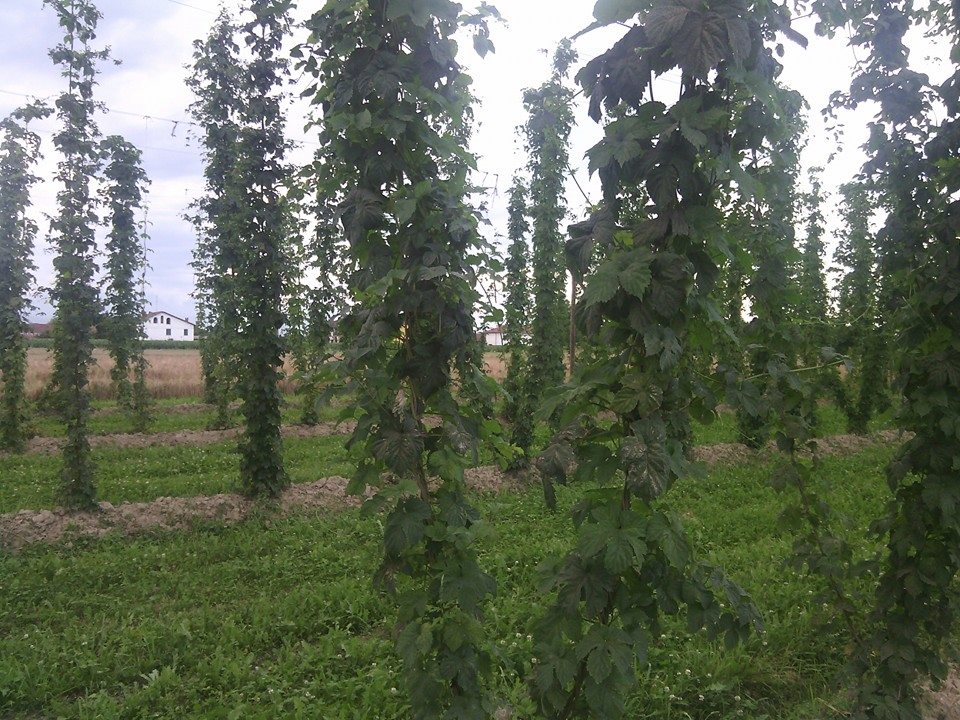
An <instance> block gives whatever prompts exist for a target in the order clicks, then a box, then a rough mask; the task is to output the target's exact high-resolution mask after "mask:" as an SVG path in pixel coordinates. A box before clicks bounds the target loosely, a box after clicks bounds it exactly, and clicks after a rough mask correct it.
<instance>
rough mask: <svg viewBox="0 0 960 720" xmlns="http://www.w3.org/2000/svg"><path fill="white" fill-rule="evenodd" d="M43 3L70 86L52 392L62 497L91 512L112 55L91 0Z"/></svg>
mask: <svg viewBox="0 0 960 720" xmlns="http://www.w3.org/2000/svg"><path fill="white" fill-rule="evenodd" d="M44 4H45V5H50V6H51V7H52V8H53V9H54V11H55V12H56V13H57V19H58V21H59V23H60V27H61V28H62V29H63V32H64V35H63V40H62V42H61V43H60V44H58V45H57V46H56V47H55V48H53V50H51V51H50V58H51V59H52V60H53V62H54V64H56V65H59V66H60V67H61V68H62V74H63V76H64V78H65V79H66V81H67V90H66V91H65V92H64V93H62V94H61V95H60V96H59V98H58V99H57V101H56V108H57V118H58V120H59V121H60V124H61V127H60V130H59V131H58V132H57V133H56V135H54V138H53V143H54V145H55V147H56V149H57V151H58V152H59V153H60V155H61V160H60V163H59V165H58V168H57V178H56V179H57V182H58V183H59V184H60V186H61V189H60V190H59V192H58V193H57V206H58V210H57V214H56V215H55V216H54V218H53V220H52V221H51V224H50V240H51V244H52V245H53V246H54V248H55V252H56V257H55V259H54V269H55V270H56V278H55V281H54V286H53V288H52V290H51V292H50V299H51V301H52V302H53V304H54V305H55V307H56V318H55V322H54V335H53V340H54V346H53V352H54V358H55V361H54V362H55V366H54V373H53V377H52V385H53V387H54V389H55V392H56V394H57V400H58V402H57V405H58V407H59V409H60V411H61V412H62V415H63V418H64V421H65V424H66V426H67V443H66V445H64V449H63V472H62V476H63V481H62V482H63V487H62V497H63V503H64V505H67V506H69V507H75V508H91V507H93V506H94V505H95V503H96V488H95V486H94V477H93V474H94V470H93V463H92V461H91V458H90V444H89V441H88V439H87V423H88V421H89V415H90V397H89V394H88V393H87V373H88V368H89V365H90V363H91V360H92V349H93V346H92V344H91V340H92V329H93V327H94V326H95V325H96V324H97V320H98V319H99V317H100V303H99V293H98V291H97V286H96V285H95V278H94V275H95V273H96V271H97V264H96V258H95V256H96V250H97V245H96V227H95V222H94V206H95V200H94V198H93V196H92V194H91V187H90V185H91V181H92V179H93V177H94V176H95V175H96V173H97V172H98V170H99V168H100V149H99V131H98V130H97V126H96V124H95V122H94V114H95V113H96V111H97V103H96V101H95V100H94V99H93V89H94V86H95V85H96V77H97V64H98V63H99V62H101V61H103V60H106V59H107V58H108V57H109V53H108V51H107V50H95V49H93V48H91V43H92V42H93V41H94V40H95V39H96V30H97V23H98V22H99V20H100V18H101V15H100V12H99V10H97V8H96V6H94V4H93V3H92V2H91V1H90V0H44Z"/></svg>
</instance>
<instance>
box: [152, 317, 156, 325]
mask: <svg viewBox="0 0 960 720" xmlns="http://www.w3.org/2000/svg"><path fill="white" fill-rule="evenodd" d="M153 324H154V325H156V324H157V318H156V317H154V318H153Z"/></svg>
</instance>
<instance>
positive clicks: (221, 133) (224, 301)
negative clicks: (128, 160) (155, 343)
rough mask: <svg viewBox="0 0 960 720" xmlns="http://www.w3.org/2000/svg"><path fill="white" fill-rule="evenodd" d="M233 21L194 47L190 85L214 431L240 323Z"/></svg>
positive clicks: (223, 19) (201, 304)
mask: <svg viewBox="0 0 960 720" xmlns="http://www.w3.org/2000/svg"><path fill="white" fill-rule="evenodd" d="M236 34H237V28H236V25H235V22H234V20H233V18H232V17H231V16H230V14H229V13H227V12H226V11H221V13H220V14H219V15H218V16H217V19H216V21H215V22H214V24H213V26H212V27H211V29H210V33H209V34H208V36H207V37H206V38H205V39H204V40H197V41H196V42H194V54H193V65H192V68H191V69H192V74H191V75H190V76H189V77H188V78H187V86H188V87H189V88H190V89H191V90H192V92H193V94H194V97H195V98H196V99H195V101H194V102H193V104H192V105H191V106H190V113H191V115H192V116H193V118H194V120H195V122H196V123H197V124H198V125H199V126H200V127H201V133H202V135H201V143H202V144H203V148H204V170H203V175H204V194H203V196H202V197H200V198H199V199H197V200H196V201H195V202H194V203H193V205H192V213H191V214H190V215H188V219H189V220H190V221H191V222H192V223H193V225H194V227H195V229H196V233H197V241H196V245H195V247H194V251H193V261H192V263H191V265H192V267H193V271H194V278H195V281H194V301H195V303H196V309H197V328H198V335H202V337H201V339H200V360H201V367H202V369H203V379H204V396H205V397H204V399H205V400H206V401H207V402H208V403H211V404H213V405H214V406H215V407H216V409H217V415H216V419H215V420H214V423H213V426H214V427H219V428H223V427H227V426H228V425H229V423H230V402H231V400H232V399H233V398H234V397H235V396H236V377H237V370H236V363H235V358H236V355H235V351H234V349H233V344H234V342H235V338H236V328H237V327H238V324H239V321H238V319H237V316H238V311H237V309H236V301H235V298H234V293H233V289H232V286H231V284H230V282H229V275H230V272H231V263H232V258H231V257H230V253H229V251H228V250H226V248H228V247H231V246H232V245H233V243H234V242H235V240H234V237H235V233H236V229H235V227H234V225H233V224H232V219H231V218H232V217H233V215H234V212H235V208H236V203H237V201H236V198H235V197H234V196H233V195H231V194H230V192H228V189H229V187H230V185H229V183H230V181H231V173H232V172H233V168H234V166H235V165H236V162H237V152H238V149H237V146H238V142H239V134H240V129H239V119H238V115H237V114H238V112H239V107H240V104H241V95H240V93H241V90H240V83H241V82H242V81H241V78H242V69H243V66H242V64H241V62H240V58H239V52H240V50H239V47H238V46H237V42H236V39H235V38H236Z"/></svg>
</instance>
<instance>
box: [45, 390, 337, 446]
mask: <svg viewBox="0 0 960 720" xmlns="http://www.w3.org/2000/svg"><path fill="white" fill-rule="evenodd" d="M189 404H195V405H196V407H194V408H191V409H190V410H189V411H183V410H181V409H179V408H178V411H177V412H166V411H165V410H166V409H167V408H170V407H173V406H180V405H189ZM95 407H96V409H97V412H95V413H94V414H93V415H92V416H91V417H90V425H89V427H90V433H91V434H94V435H107V434H113V433H129V432H132V426H131V422H130V420H129V419H128V418H127V416H126V415H125V414H124V413H123V411H121V410H120V409H119V408H118V407H117V404H116V403H115V402H113V401H104V402H101V403H98V404H95ZM340 407H341V406H340V405H339V404H338V405H335V406H328V407H323V408H321V409H320V412H319V416H320V420H321V421H334V420H337V418H338V416H339V413H340ZM151 414H152V416H153V421H152V422H151V423H150V427H149V428H148V429H147V432H151V433H159V432H181V431H188V430H206V429H208V427H209V426H210V423H211V422H213V420H214V418H215V417H216V412H215V411H214V410H213V409H212V408H210V406H208V405H204V404H203V403H201V401H200V399H199V398H192V399H191V398H186V399H184V398H173V399H170V400H166V401H157V402H156V403H155V404H154V406H153V408H152V409H151ZM282 415H283V423H284V424H285V425H293V424H296V423H299V422H300V418H301V416H302V407H301V401H300V398H297V397H290V396H288V397H287V398H286V399H285V402H284V405H283V408H282ZM231 417H232V419H233V423H234V425H239V424H241V423H242V422H243V418H242V416H241V415H240V411H239V410H233V411H232V412H231ZM31 428H32V430H33V432H34V434H35V435H37V436H38V437H63V436H64V435H65V434H66V428H65V426H64V424H63V423H62V422H61V421H60V420H59V419H57V418H56V417H53V416H50V415H40V414H38V415H35V416H34V417H33V418H32V419H31Z"/></svg>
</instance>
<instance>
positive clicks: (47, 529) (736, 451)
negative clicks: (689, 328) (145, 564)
mask: <svg viewBox="0 0 960 720" xmlns="http://www.w3.org/2000/svg"><path fill="white" fill-rule="evenodd" d="M296 427H298V428H303V429H307V430H314V431H315V430H317V429H318V428H319V427H320V426H316V427H307V426H296ZM341 427H342V426H341ZM234 432H235V431H234ZM221 437H222V436H221ZM899 437H900V436H899V434H898V433H897V432H895V431H890V430H888V431H884V432H881V433H877V434H875V435H869V436H858V435H835V436H832V437H828V438H821V439H820V441H819V448H820V451H821V453H822V454H823V455H840V454H853V453H857V452H861V451H863V450H866V449H867V448H870V447H875V446H877V445H880V444H888V443H892V442H895V441H897V439H898V438H899ZM694 454H695V456H696V459H697V460H699V461H701V462H703V463H705V464H707V465H718V464H724V465H729V464H736V463H741V462H745V461H748V460H750V459H754V458H757V457H761V458H762V457H767V456H769V457H775V456H776V451H775V450H773V449H772V448H767V449H765V450H763V451H761V453H759V454H758V453H757V452H755V451H753V450H750V449H749V448H748V447H746V446H745V445H739V444H736V443H728V444H718V445H705V446H701V447H698V448H695V449H694ZM347 482H348V481H347V479H346V478H343V477H329V478H323V479H321V480H317V481H316V482H312V483H301V484H296V485H292V486H291V487H289V488H288V489H287V490H286V491H285V492H284V493H283V495H282V496H281V497H280V499H279V501H278V502H277V509H278V511H279V512H280V514H281V515H290V514H292V513H294V512H298V511H303V510H316V509H321V508H325V509H330V508H342V507H347V506H357V505H359V504H360V500H359V498H357V497H354V496H350V495H347V493H346V489H347ZM521 482H522V481H521V480H519V479H518V478H517V477H516V476H512V475H507V474H505V473H503V472H502V471H501V470H500V469H499V468H497V467H495V466H484V467H478V468H472V469H470V470H468V471H467V484H468V485H469V486H470V487H471V488H474V489H477V490H482V491H490V492H499V491H501V490H503V489H504V488H507V487H518V486H519V485H520V484H521ZM258 507H261V506H260V505H258V503H256V502H255V501H251V500H247V499H245V498H243V497H242V496H240V495H236V494H232V493H224V494H221V495H201V496H196V497H162V498H158V499H156V500H152V501H150V502H140V503H130V502H125V503H120V504H117V505H114V504H113V503H109V502H104V503H101V504H100V509H99V511H94V512H69V511H67V510H64V509H62V508H57V509H53V510H20V511H19V512H15V513H7V514H3V515H0V548H5V549H8V550H14V551H15V550H19V549H21V548H23V547H26V546H28V545H32V544H35V543H55V542H60V541H62V540H73V539H79V538H99V537H104V536H105V535H108V534H110V533H114V532H117V533H120V534H122V535H128V536H132V535H139V534H142V533H146V532H151V531H168V530H183V529H190V528H191V527H194V526H195V525H196V524H197V523H204V522H216V523H235V522H240V521H241V520H243V519H244V518H246V517H247V516H248V515H249V514H250V513H251V512H252V511H254V510H255V509H257V508H258Z"/></svg>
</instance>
